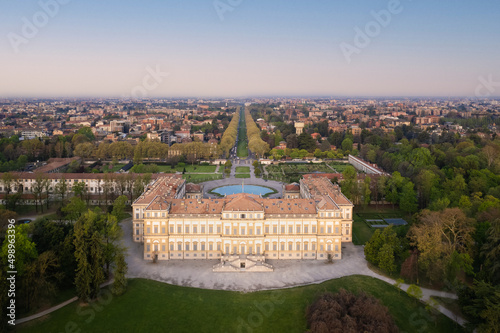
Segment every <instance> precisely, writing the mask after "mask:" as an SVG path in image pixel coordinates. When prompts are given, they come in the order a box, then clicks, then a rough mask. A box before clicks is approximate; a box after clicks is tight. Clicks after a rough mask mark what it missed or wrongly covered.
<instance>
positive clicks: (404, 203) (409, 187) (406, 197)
mask: <svg viewBox="0 0 500 333" xmlns="http://www.w3.org/2000/svg"><path fill="white" fill-rule="evenodd" d="M399 207H400V208H401V209H402V210H403V211H404V212H406V213H408V214H411V213H415V212H416V211H417V194H416V192H415V190H414V189H413V183H412V182H407V183H406V184H405V185H403V188H402V190H401V197H400V199H399Z"/></svg>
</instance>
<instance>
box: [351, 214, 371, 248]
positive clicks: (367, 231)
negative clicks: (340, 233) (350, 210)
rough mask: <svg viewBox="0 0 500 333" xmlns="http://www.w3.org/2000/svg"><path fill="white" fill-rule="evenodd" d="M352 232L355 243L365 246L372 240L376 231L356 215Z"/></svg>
mask: <svg viewBox="0 0 500 333" xmlns="http://www.w3.org/2000/svg"><path fill="white" fill-rule="evenodd" d="M352 232H353V238H352V241H353V243H354V244H356V245H364V244H365V243H366V242H368V241H369V240H370V238H371V237H372V235H373V233H374V232H375V229H374V228H370V227H369V226H368V225H367V224H366V222H365V221H364V220H363V219H362V218H360V217H359V216H358V215H357V214H355V215H354V221H353V223H352Z"/></svg>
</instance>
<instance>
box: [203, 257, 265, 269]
mask: <svg viewBox="0 0 500 333" xmlns="http://www.w3.org/2000/svg"><path fill="white" fill-rule="evenodd" d="M265 260H266V259H265V257H264V256H261V255H245V254H242V255H224V256H222V257H221V262H220V263H218V264H216V265H214V266H213V268H212V270H213V271H214V272H272V271H274V268H273V266H272V265H270V264H268V263H266V262H265Z"/></svg>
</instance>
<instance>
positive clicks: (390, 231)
mask: <svg viewBox="0 0 500 333" xmlns="http://www.w3.org/2000/svg"><path fill="white" fill-rule="evenodd" d="M364 252H365V257H366V260H367V261H369V262H370V263H372V264H374V265H376V266H378V267H379V268H380V269H382V270H384V271H386V272H388V273H393V272H395V271H396V260H397V261H398V262H399V261H400V260H401V259H402V256H403V244H402V242H401V240H400V239H399V238H398V236H397V234H396V231H395V230H394V227H392V226H389V227H387V228H384V229H383V230H380V229H379V230H376V231H375V233H374V234H373V236H372V237H371V238H370V240H369V241H368V242H366V244H365V248H364Z"/></svg>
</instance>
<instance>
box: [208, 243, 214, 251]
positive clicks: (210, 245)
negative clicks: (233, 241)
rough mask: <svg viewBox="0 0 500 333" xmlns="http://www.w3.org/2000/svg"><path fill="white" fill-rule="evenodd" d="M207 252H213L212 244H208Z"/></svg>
mask: <svg viewBox="0 0 500 333" xmlns="http://www.w3.org/2000/svg"><path fill="white" fill-rule="evenodd" d="M208 250H209V251H213V250H214V244H212V243H210V244H208Z"/></svg>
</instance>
